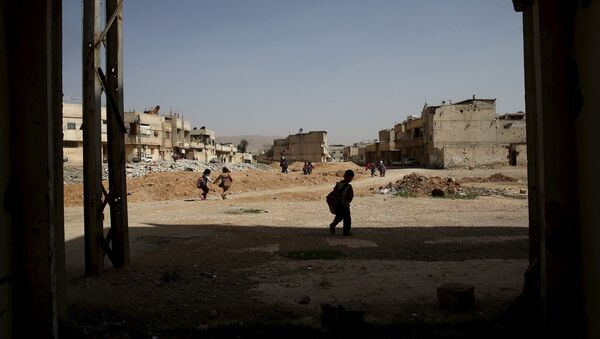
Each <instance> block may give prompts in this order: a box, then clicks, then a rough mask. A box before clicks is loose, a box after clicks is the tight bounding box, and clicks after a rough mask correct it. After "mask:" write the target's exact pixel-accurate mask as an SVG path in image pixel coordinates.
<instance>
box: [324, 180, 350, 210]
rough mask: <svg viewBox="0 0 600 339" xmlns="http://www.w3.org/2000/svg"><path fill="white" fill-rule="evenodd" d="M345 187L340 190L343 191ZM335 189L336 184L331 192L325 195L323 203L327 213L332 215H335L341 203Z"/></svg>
mask: <svg viewBox="0 0 600 339" xmlns="http://www.w3.org/2000/svg"><path fill="white" fill-rule="evenodd" d="M346 187H347V185H346V186H344V187H343V188H342V189H341V190H342V191H343V190H344V189H346ZM336 188H337V184H336V185H335V187H334V188H333V190H332V191H331V192H329V194H327V197H325V201H326V202H327V206H328V207H329V212H331V213H332V214H336V212H337V209H338V207H339V205H340V203H341V201H340V195H339V192H338V191H337V190H336Z"/></svg>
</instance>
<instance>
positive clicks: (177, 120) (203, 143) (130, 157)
mask: <svg viewBox="0 0 600 339" xmlns="http://www.w3.org/2000/svg"><path fill="white" fill-rule="evenodd" d="M159 108H160V107H159V106H157V107H156V108H154V109H152V110H145V111H143V112H125V113H124V117H123V121H124V123H125V128H126V130H127V133H126V135H125V158H126V160H127V161H144V160H146V161H157V160H173V159H182V158H185V159H192V160H199V161H205V162H208V161H213V162H222V163H225V162H233V163H241V162H252V161H253V157H252V155H251V154H246V153H244V154H241V153H239V152H238V151H237V147H236V146H234V145H232V144H217V143H216V142H215V135H216V134H215V132H214V131H212V130H209V129H207V128H206V127H204V126H202V127H201V128H196V127H194V128H193V129H192V128H191V123H190V122H189V121H185V120H183V119H182V117H181V116H179V115H178V114H174V113H169V114H168V115H166V116H164V115H160V114H159ZM81 124H82V116H81V105H80V104H69V103H63V127H62V129H63V137H64V143H63V157H64V159H65V160H66V161H68V162H69V163H73V164H81V163H83V131H82V130H81V129H80V127H81ZM102 153H103V159H104V160H105V161H106V154H108V150H107V136H106V111H105V108H104V107H103V108H102Z"/></svg>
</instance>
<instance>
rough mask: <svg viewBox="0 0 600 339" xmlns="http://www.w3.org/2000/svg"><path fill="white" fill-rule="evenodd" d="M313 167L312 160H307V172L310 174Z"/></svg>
mask: <svg viewBox="0 0 600 339" xmlns="http://www.w3.org/2000/svg"><path fill="white" fill-rule="evenodd" d="M313 168H315V166H313V164H312V162H310V161H309V162H308V174H312V170H313Z"/></svg>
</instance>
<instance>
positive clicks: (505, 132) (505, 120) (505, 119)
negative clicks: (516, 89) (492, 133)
mask: <svg viewBox="0 0 600 339" xmlns="http://www.w3.org/2000/svg"><path fill="white" fill-rule="evenodd" d="M525 118H526V117H525V113H524V112H516V113H506V114H503V115H500V116H499V117H498V122H497V127H498V128H497V129H496V141H497V142H498V144H499V145H500V146H502V147H504V148H505V149H506V150H508V154H507V158H508V164H509V165H511V166H521V165H526V164H527V142H526V141H527V124H526V122H525Z"/></svg>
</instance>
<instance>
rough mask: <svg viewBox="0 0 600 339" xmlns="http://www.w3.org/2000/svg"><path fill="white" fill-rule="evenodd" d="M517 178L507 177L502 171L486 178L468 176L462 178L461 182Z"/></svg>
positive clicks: (506, 180) (512, 179) (511, 180)
mask: <svg viewBox="0 0 600 339" xmlns="http://www.w3.org/2000/svg"><path fill="white" fill-rule="evenodd" d="M517 181H519V179H516V178H512V177H509V176H508V175H504V174H502V173H495V174H492V175H490V176H489V177H487V178H482V177H468V178H464V179H462V182H517Z"/></svg>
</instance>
